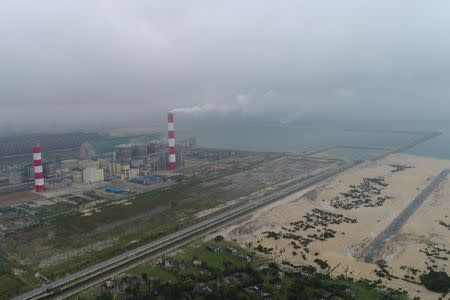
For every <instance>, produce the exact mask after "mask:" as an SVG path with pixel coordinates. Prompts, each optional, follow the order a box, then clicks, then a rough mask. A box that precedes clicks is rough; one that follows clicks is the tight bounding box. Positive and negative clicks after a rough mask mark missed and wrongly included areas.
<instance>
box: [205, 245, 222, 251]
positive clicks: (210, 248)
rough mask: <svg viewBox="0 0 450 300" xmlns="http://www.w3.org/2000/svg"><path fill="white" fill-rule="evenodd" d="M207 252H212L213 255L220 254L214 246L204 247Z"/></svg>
mask: <svg viewBox="0 0 450 300" xmlns="http://www.w3.org/2000/svg"><path fill="white" fill-rule="evenodd" d="M206 248H207V249H208V250H209V251H211V252H214V253H219V252H220V248H219V247H214V246H208V247H206Z"/></svg>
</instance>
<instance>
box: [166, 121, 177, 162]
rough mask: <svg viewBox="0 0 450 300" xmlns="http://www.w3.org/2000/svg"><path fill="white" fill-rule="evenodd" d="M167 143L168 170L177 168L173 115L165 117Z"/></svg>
mask: <svg viewBox="0 0 450 300" xmlns="http://www.w3.org/2000/svg"><path fill="white" fill-rule="evenodd" d="M167 124H168V129H169V132H168V141H169V170H175V169H176V168H177V159H176V155H175V127H174V126H173V113H169V114H168V115H167Z"/></svg>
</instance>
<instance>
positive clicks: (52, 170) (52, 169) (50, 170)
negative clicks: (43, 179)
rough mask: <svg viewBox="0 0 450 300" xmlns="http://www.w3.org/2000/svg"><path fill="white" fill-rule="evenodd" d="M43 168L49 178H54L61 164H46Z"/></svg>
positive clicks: (53, 162)
mask: <svg viewBox="0 0 450 300" xmlns="http://www.w3.org/2000/svg"><path fill="white" fill-rule="evenodd" d="M42 167H43V168H44V173H45V175H46V176H47V177H53V176H56V175H57V171H58V169H59V162H57V161H49V162H44V163H43V164H42Z"/></svg>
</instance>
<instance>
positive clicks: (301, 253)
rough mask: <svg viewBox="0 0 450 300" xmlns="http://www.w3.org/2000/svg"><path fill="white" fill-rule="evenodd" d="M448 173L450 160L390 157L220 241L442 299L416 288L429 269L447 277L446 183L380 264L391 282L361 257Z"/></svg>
mask: <svg viewBox="0 0 450 300" xmlns="http://www.w3.org/2000/svg"><path fill="white" fill-rule="evenodd" d="M446 168H450V161H447V160H438V159H433V158H426V157H418V156H413V155H406V154H394V155H390V156H388V157H386V158H384V159H382V160H379V161H376V162H366V163H364V164H362V165H359V166H357V167H355V168H353V169H351V170H348V171H346V172H345V173H342V174H340V175H339V176H337V177H335V178H332V179H330V180H329V181H328V182H326V183H324V184H322V185H321V186H317V187H312V188H311V189H309V190H307V191H303V192H301V193H297V194H294V195H291V196H289V197H287V198H286V199H283V200H280V201H278V202H277V203H274V204H272V205H270V206H267V207H265V208H262V209H260V210H258V211H256V212H255V213H253V214H252V215H251V216H247V217H245V218H243V219H242V220H239V221H237V222H235V223H234V224H232V225H231V226H228V227H227V228H226V229H224V230H222V231H221V232H220V233H219V234H222V235H224V236H225V237H226V238H228V239H230V240H236V241H237V242H238V243H240V244H241V245H242V246H244V247H247V248H250V249H253V250H254V251H255V252H257V253H260V254H262V255H265V256H267V257H270V258H271V259H274V260H275V261H276V262H277V263H279V264H286V262H289V263H291V264H293V265H301V264H310V265H314V266H315V267H316V268H317V269H319V270H320V269H321V268H320V267H319V265H320V261H324V262H326V263H327V264H328V266H327V267H324V268H323V272H331V275H333V276H337V275H339V274H344V275H346V276H349V277H353V278H355V279H359V278H367V279H371V280H377V279H381V280H382V282H383V284H385V285H386V286H388V287H392V288H396V289H404V290H407V291H408V293H409V296H410V297H411V298H414V297H416V296H417V297H420V298H421V299H438V298H439V297H440V296H441V295H439V294H437V293H433V292H430V291H428V290H426V289H425V288H424V287H423V286H421V285H420V284H418V283H419V282H420V279H419V277H420V274H421V273H422V272H424V271H426V270H427V268H428V267H431V268H433V269H435V270H445V271H446V272H447V273H450V265H449V264H447V259H448V258H449V257H450V252H449V251H447V250H446V249H450V227H447V226H446V225H449V224H450V201H449V199H450V197H449V196H450V180H449V179H448V178H447V179H446V180H445V181H444V182H443V183H441V184H440V185H439V187H438V188H437V189H436V190H435V191H434V192H433V193H432V194H431V195H430V196H429V197H428V199H427V200H426V201H425V203H424V204H423V205H422V206H421V207H420V208H419V209H418V210H417V211H416V213H415V214H414V215H413V216H412V217H411V218H410V219H409V220H408V221H407V222H406V223H405V224H404V226H403V227H401V229H400V230H399V232H397V234H395V236H393V238H392V239H391V240H390V241H389V242H388V243H387V244H386V246H385V248H384V249H383V250H382V251H381V253H380V255H379V257H377V260H381V259H382V260H384V261H386V264H387V267H386V268H385V272H387V276H383V277H380V275H379V274H380V268H379V267H378V266H377V264H375V263H366V262H364V261H363V259H362V258H361V255H362V253H363V250H364V248H365V247H366V246H367V245H368V243H370V242H371V241H372V240H373V239H374V238H375V237H376V236H377V235H378V234H380V233H381V232H382V231H383V230H384V229H385V228H386V227H387V226H388V225H389V224H390V223H391V222H392V221H393V220H394V219H395V218H396V217H397V216H398V215H399V213H401V212H402V211H403V210H404V209H405V208H406V207H407V206H408V205H409V204H410V203H411V201H413V200H414V198H415V197H416V196H417V195H418V194H419V193H420V192H421V191H422V190H423V189H424V188H425V187H426V186H427V185H428V183H429V182H430V181H431V180H432V179H433V178H434V177H436V176H437V175H438V174H439V173H440V172H441V171H442V170H444V169H446ZM427 254H428V255H427ZM315 261H316V262H315ZM376 270H378V275H377V272H376ZM385 275H386V273H385Z"/></svg>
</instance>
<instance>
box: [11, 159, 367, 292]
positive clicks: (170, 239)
mask: <svg viewBox="0 0 450 300" xmlns="http://www.w3.org/2000/svg"><path fill="white" fill-rule="evenodd" d="M359 163H360V162H351V163H348V164H345V165H343V166H341V167H338V168H335V169H333V170H331V171H327V172H325V173H322V174H319V175H317V176H314V177H312V178H309V179H306V180H304V181H301V182H300V183H297V184H294V185H292V186H289V187H286V188H283V189H281V190H278V191H276V192H274V193H272V194H270V195H266V196H263V197H261V198H258V199H256V200H253V201H250V202H248V203H245V204H243V205H241V206H238V207H235V208H233V209H230V210H227V211H225V212H223V213H220V214H218V215H215V216H213V217H210V218H208V219H205V220H203V221H201V222H199V223H197V224H194V225H192V226H189V227H186V228H184V229H181V230H179V231H177V232H174V233H172V234H169V235H167V236H165V237H163V238H161V239H158V240H156V241H154V242H151V243H149V244H146V245H144V246H141V247H138V248H136V249H133V250H131V251H128V252H125V253H123V254H120V255H118V256H115V257H113V258H111V259H108V260H106V261H103V262H101V263H99V264H96V265H94V266H91V267H89V268H86V269H84V270H82V271H79V272H76V273H73V274H71V275H68V276H66V277H63V278H61V279H58V280H55V281H52V282H50V283H48V284H44V285H42V286H41V287H39V288H37V289H35V290H32V291H30V292H28V293H25V294H23V295H20V296H18V297H16V298H14V299H42V298H46V297H47V298H53V297H55V296H56V295H57V294H61V293H62V292H63V291H64V290H65V289H69V288H70V287H72V286H75V285H80V284H89V280H92V279H95V278H98V277H99V276H101V275H105V274H106V275H108V274H111V273H117V272H119V269H121V267H122V266H123V267H124V268H126V267H127V266H129V265H130V264H136V261H139V260H142V259H145V258H146V257H148V256H149V255H151V254H152V253H155V252H157V251H159V250H161V249H165V248H168V247H172V246H174V245H176V244H178V243H180V242H183V241H185V240H186V239H189V238H191V237H193V236H198V235H199V234H201V233H205V232H207V231H211V230H213V229H215V228H217V227H218V226H219V225H222V224H224V223H225V222H230V221H232V220H235V219H236V218H238V217H240V216H242V215H244V214H246V213H249V212H251V211H253V210H255V209H257V208H259V207H262V206H264V205H267V204H269V203H272V202H274V201H276V200H279V199H280V198H283V197H285V196H287V195H290V194H292V193H295V192H298V191H300V190H303V189H305V188H307V187H310V186H312V185H314V184H317V183H319V182H321V181H323V180H325V179H328V178H330V177H332V176H334V175H337V174H339V173H341V172H343V171H345V170H347V169H349V168H351V167H353V166H355V165H357V164H359Z"/></svg>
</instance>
